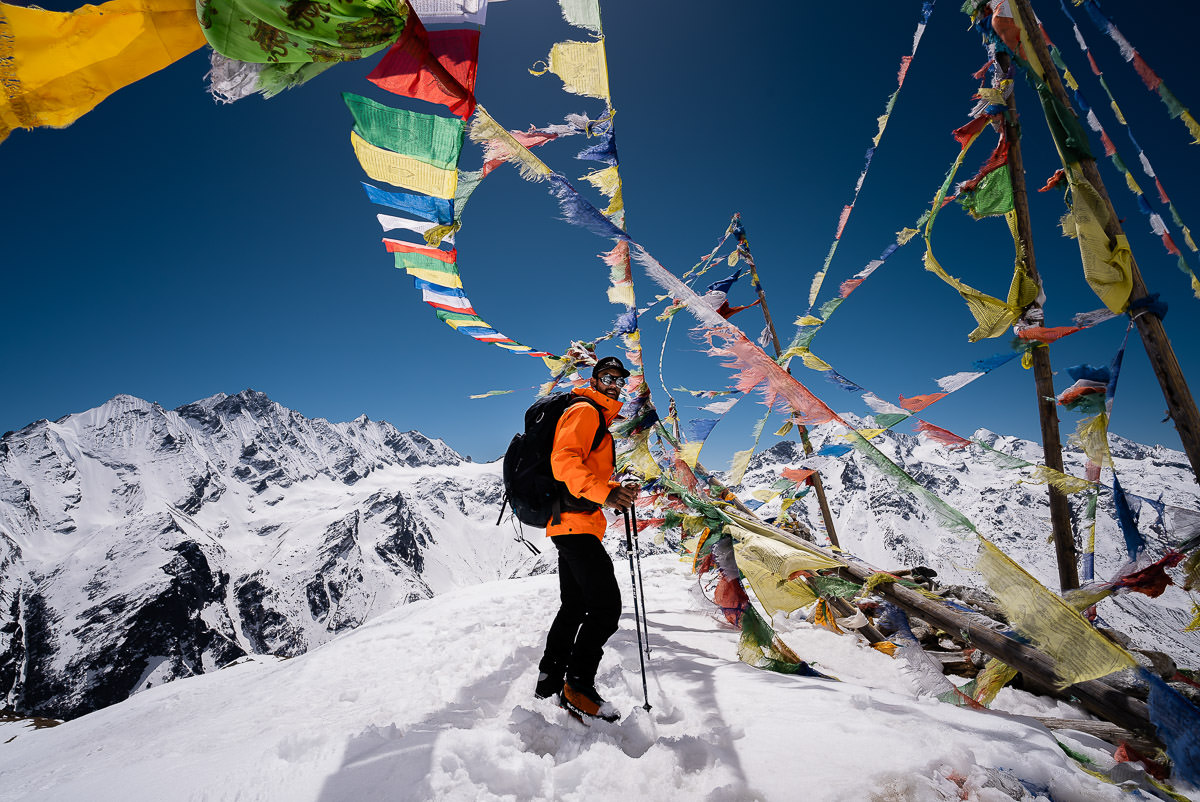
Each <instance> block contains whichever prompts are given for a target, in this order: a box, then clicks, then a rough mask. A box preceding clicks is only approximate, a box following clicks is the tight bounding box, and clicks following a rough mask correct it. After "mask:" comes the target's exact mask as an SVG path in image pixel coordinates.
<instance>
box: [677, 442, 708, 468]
mask: <svg viewBox="0 0 1200 802" xmlns="http://www.w3.org/2000/svg"><path fill="white" fill-rule="evenodd" d="M703 447H704V441H701V442H699V443H685V444H684V445H682V446H680V447H679V458H680V459H681V460H683V462H684V463H685V464H686V465H687V466H688V467H689V468H691V469H692V470H695V469H696V461H697V460H698V459H700V449H701V448H703Z"/></svg>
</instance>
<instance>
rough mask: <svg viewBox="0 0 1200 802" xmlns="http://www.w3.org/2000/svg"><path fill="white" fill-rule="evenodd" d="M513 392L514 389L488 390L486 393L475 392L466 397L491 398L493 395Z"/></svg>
mask: <svg viewBox="0 0 1200 802" xmlns="http://www.w3.org/2000/svg"><path fill="white" fill-rule="evenodd" d="M515 392H516V390H488V391H487V392H486V393H476V394H475V395H472V396H468V398H471V399H477V398H491V397H492V396H494V395H508V394H509V393H515Z"/></svg>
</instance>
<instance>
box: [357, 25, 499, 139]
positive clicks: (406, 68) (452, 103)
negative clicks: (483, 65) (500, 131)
mask: <svg viewBox="0 0 1200 802" xmlns="http://www.w3.org/2000/svg"><path fill="white" fill-rule="evenodd" d="M478 69H479V31H478V30H475V29H470V28H458V29H452V30H444V31H426V30H425V26H424V25H422V24H421V21H420V20H419V19H417V17H416V14H414V13H412V11H411V10H410V11H409V17H408V24H406V25H405V26H404V33H402V34H401V35H400V38H399V39H398V40H396V43H395V44H394V45H392V47H391V49H390V50H388V52H387V53H386V54H385V55H384V57H383V59H382V60H381V61H380V62H379V64H378V65H377V66H376V67H375V69H373V70H372V71H371V74H370V75H368V76H367V80H368V81H371V82H372V83H373V84H375V85H376V86H378V87H379V88H380V89H386V90H387V91H389V92H392V93H394V94H397V95H403V96H405V97H412V98H416V99H417V100H426V101H428V102H430V103H440V104H441V105H443V106H447V107H449V109H450V111H451V112H453V113H454V114H456V115H458V116H459V117H462V118H463V119H464V120H465V119H466V118H468V117H470V116H471V114H472V112H474V111H475V75H476V72H477V71H478Z"/></svg>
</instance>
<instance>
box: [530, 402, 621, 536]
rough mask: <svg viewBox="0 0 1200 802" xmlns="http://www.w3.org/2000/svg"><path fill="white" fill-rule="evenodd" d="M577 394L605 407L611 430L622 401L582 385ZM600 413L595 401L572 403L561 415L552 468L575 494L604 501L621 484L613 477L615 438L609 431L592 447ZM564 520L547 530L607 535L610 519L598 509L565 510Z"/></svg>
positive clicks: (556, 431) (555, 435) (552, 456)
mask: <svg viewBox="0 0 1200 802" xmlns="http://www.w3.org/2000/svg"><path fill="white" fill-rule="evenodd" d="M573 392H574V393H575V394H576V395H582V396H584V397H585V398H590V399H591V400H592V401H595V402H596V403H597V404H599V405H600V408H601V409H603V410H604V428H605V429H606V430H607V429H608V427H609V426H611V425H612V422H613V421H614V420H615V419H616V417H617V413H618V412H620V411H621V402H620V401H614V400H613V399H611V398H609V397H608V396H606V395H604V394H603V393H601V392H599V391H598V390H593V389H592V388H591V387H590V386H589V387H579V388H576V389H575V390H573ZM599 425H600V416H599V415H598V414H597V412H596V408H595V407H593V406H592V405H591V404H579V403H576V404H572V405H571V406H569V407H567V411H566V412H564V413H563V415H562V417H561V418H559V419H558V426H557V427H555V429H554V448H553V449H552V450H551V452H550V470H551V472H552V473H553V474H554V478H555V479H557V480H558V481H560V482H562V483H564V484H565V485H566V486H567V490H569V491H570V493H571V495H573V496H576V497H578V498H586V499H588V500H589V501H594V502H596V503H597V504H603V503H604V501H605V499H607V498H608V493H609V491H610V490H612V489H613V488H614V487H616V486H617V482H614V481H612V480H611V477H612V473H613V469H614V467H615V466H614V465H613V439H612V435H611V434H609V433H608V432H607V431H605V433H604V439H602V440H601V441H600V445H599V446H597V447H596V449H595V450H594V451H593V450H592V441H593V440H595V438H596V428H597V427H598V426H599ZM561 521H562V522H561V523H559V524H558V525H555V524H554V523H553V522H551V523H550V524H549V525H548V526H547V527H546V534H547V535H549V536H553V535H568V534H576V533H587V534H592V535H595V536H596V537H598V538H601V539H603V538H604V530H605V529H607V528H608V522H607V521H606V520H605V518H604V513H603V512H601V511H600V510H595V511H594V512H565V511H564V512H563V513H562V515H561Z"/></svg>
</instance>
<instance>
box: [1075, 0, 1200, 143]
mask: <svg viewBox="0 0 1200 802" xmlns="http://www.w3.org/2000/svg"><path fill="white" fill-rule="evenodd" d="M1082 5H1083V7H1084V10H1085V11H1087V13H1088V17H1090V18H1091V20H1092V22H1093V23H1094V24H1095V25H1096V27H1097V28H1099V29H1100V31H1101V32H1102V33H1104V34H1107V35H1108V37H1109V38H1110V39H1112V40H1113V41H1114V42H1116V44H1117V47H1118V48H1120V50H1121V57H1122V58H1123V59H1125V61H1126V62H1127V63H1129V64H1130V65H1131V66H1132V67H1133V69H1134V70H1135V71H1136V72H1137V74H1138V76H1139V77H1140V78H1141V79H1142V83H1144V84H1145V85H1146V88H1147V89H1149V90H1150V91H1151V92H1154V93H1155V94H1157V95H1158V97H1159V99H1160V100H1162V102H1163V105H1165V106H1166V107H1167V112H1168V114H1169V115H1170V117H1171V119H1172V120H1182V121H1183V124H1184V125H1185V126H1187V129H1188V133H1189V134H1191V136H1192V144H1193V145H1200V123H1197V122H1196V119H1195V118H1194V117H1193V116H1192V114H1191V112H1190V111H1188V110H1187V108H1186V107H1185V106H1184V105H1183V104H1182V103H1180V102H1179V99H1178V98H1177V97H1175V95H1174V94H1173V93H1172V92H1171V90H1170V89H1168V88H1167V85H1166V84H1165V83H1163V80H1162V78H1159V77H1158V75H1157V74H1155V72H1154V71H1153V70H1152V69H1150V65H1149V64H1147V63H1146V60H1145V59H1144V58H1142V54H1141V53H1139V52H1138V51H1137V49H1136V48H1134V46H1133V45H1131V44H1130V43H1129V40H1128V39H1126V38H1125V37H1124V36H1123V35H1122V34H1121V32H1120V31H1119V30H1118V29H1117V26H1116V25H1115V24H1113V21H1112V20H1111V19H1109V18H1108V17H1107V16H1106V15H1105V14H1104V12H1103V11H1101V10H1100V4H1099V3H1097V2H1096V0H1083V2H1082ZM1089 58H1090V55H1089Z"/></svg>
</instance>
